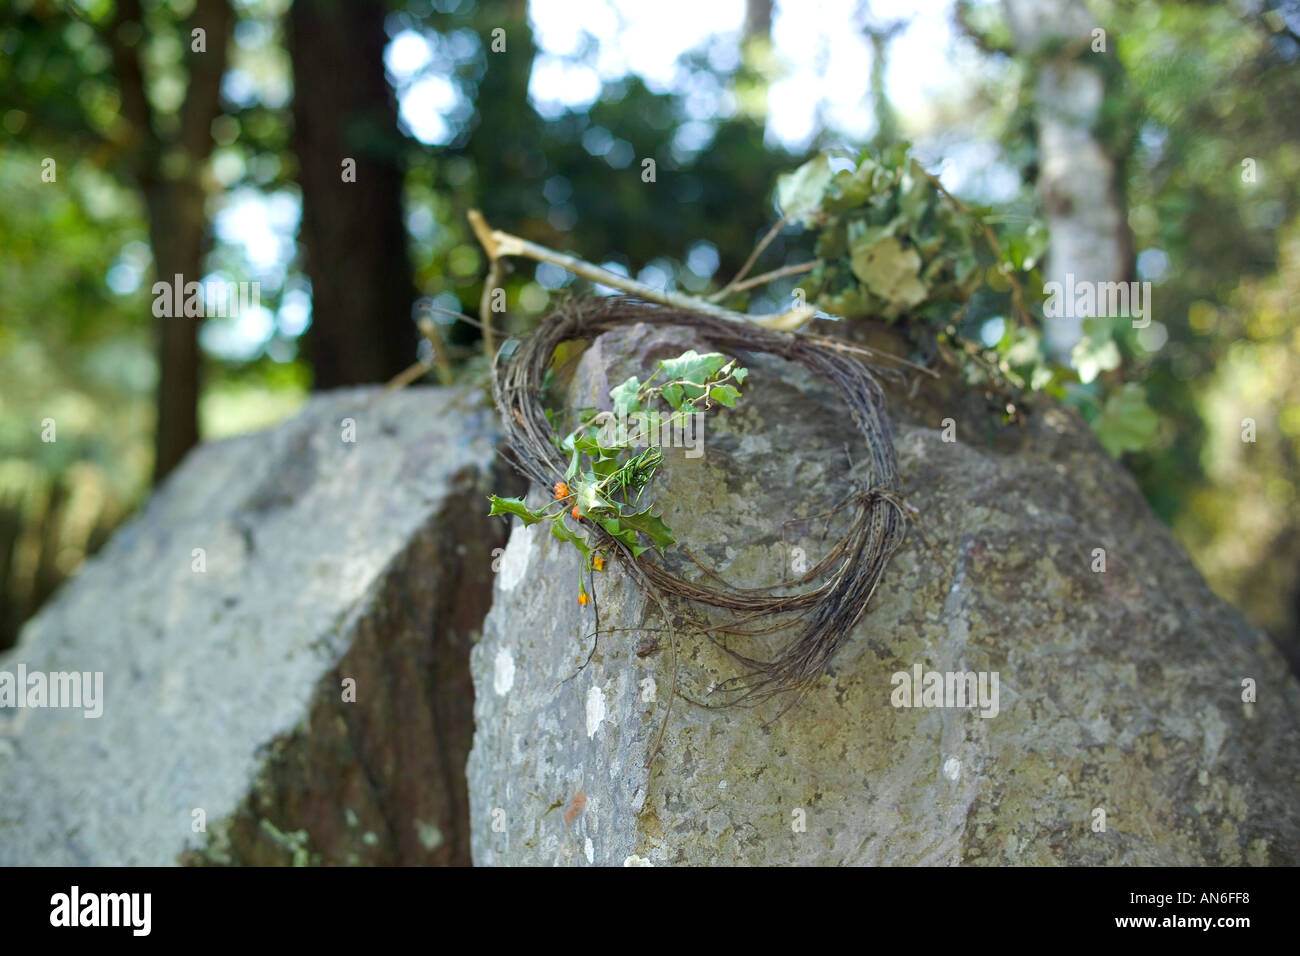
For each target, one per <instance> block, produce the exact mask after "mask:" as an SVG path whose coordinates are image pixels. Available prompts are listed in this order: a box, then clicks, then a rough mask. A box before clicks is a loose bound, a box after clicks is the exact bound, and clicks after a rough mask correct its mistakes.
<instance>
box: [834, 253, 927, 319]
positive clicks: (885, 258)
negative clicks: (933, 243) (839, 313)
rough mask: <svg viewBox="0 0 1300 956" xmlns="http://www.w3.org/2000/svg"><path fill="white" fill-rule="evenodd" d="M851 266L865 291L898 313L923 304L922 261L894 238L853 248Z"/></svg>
mask: <svg viewBox="0 0 1300 956" xmlns="http://www.w3.org/2000/svg"><path fill="white" fill-rule="evenodd" d="M850 265H851V267H852V269H853V274H854V275H855V276H857V277H858V278H859V279H861V280H862V282H863V283H864V284H865V285H866V287H867V288H868V289H870V290H871V291H872V292H874V293H875V294H876V295H878V296H880V297H881V298H882V299H884V300H885V301H886V302H888V303H889V304H890V305H891V306H895V307H896V308H897V309H898V310H901V309H908V308H911V307H912V306H914V305H918V304H920V303H921V302H923V301H925V296H926V289H925V285H924V283H922V282H921V280H920V278H919V274H920V271H921V257H920V255H919V254H917V251H916V250H915V249H904V248H903V246H902V243H900V242H899V241H898V240H897V239H895V238H894V237H893V236H886V237H884V238H883V239H879V240H878V241H876V242H874V243H866V242H860V243H857V244H855V245H854V246H853V249H852V257H851V259H850Z"/></svg>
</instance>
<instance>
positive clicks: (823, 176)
mask: <svg viewBox="0 0 1300 956" xmlns="http://www.w3.org/2000/svg"><path fill="white" fill-rule="evenodd" d="M830 181H831V162H830V158H829V157H828V156H827V155H826V154H825V153H822V154H820V155H817V156H814V157H813V158H812V159H810V160H808V162H806V163H804V164H803V165H802V166H800V167H799V168H798V169H796V170H795V171H794V172H792V173H786V174H784V175H782V176H778V177H777V180H776V203H777V205H778V206H780V207H781V212H783V213H784V214H785V215H786V216H787V217H788V218H789V219H791V220H793V221H795V222H800V223H803V224H804V225H805V226H811V225H812V224H813V223H814V222H816V220H817V215H818V213H819V212H820V211H821V204H822V196H824V195H825V193H826V187H827V186H828V185H830Z"/></svg>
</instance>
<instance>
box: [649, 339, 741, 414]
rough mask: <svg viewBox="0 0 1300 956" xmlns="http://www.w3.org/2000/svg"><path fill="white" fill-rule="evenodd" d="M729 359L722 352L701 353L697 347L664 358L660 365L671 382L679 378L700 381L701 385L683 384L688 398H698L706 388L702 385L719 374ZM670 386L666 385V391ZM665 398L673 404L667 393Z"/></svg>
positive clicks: (677, 406)
mask: <svg viewBox="0 0 1300 956" xmlns="http://www.w3.org/2000/svg"><path fill="white" fill-rule="evenodd" d="M728 361H729V360H728V359H727V357H726V356H725V355H723V354H722V353H721V352H706V353H705V354H703V355H701V354H700V353H698V352H696V351H695V349H688V350H687V351H685V352H683V353H682V354H681V355H679V356H677V358H675V359H664V360H663V361H662V362H660V363H659V367H660V368H661V369H662V370H663V372H664V374H665V375H667V376H668V380H669V381H670V382H671V381H676V380H677V379H683V380H685V381H686V382H698V383H699V387H697V386H695V385H682V386H681V388H682V390H683V392H684V393H685V395H686V397H687V398H690V399H696V398H699V397H700V396H701V395H703V394H704V388H703V387H702V386H703V385H704V383H705V382H707V381H708V380H709V379H710V378H712V377H713V376H715V375H717V374H718V370H719V369H721V368H722V366H724V365H726V364H727V362H728ZM668 388H669V386H665V387H664V393H667V391H668ZM665 399H666V400H667V401H668V403H669V404H672V399H668V398H667V395H666V394H665ZM673 407H674V408H679V407H680V405H674V406H673Z"/></svg>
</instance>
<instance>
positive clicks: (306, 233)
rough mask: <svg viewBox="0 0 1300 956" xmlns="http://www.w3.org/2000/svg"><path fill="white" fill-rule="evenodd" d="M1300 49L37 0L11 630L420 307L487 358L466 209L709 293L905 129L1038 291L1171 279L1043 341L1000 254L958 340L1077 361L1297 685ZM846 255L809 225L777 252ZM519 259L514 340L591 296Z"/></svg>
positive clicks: (990, 31) (893, 11) (960, 24)
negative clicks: (186, 291)
mask: <svg viewBox="0 0 1300 956" xmlns="http://www.w3.org/2000/svg"><path fill="white" fill-rule="evenodd" d="M195 30H200V31H202V32H201V34H198V36H199V37H200V41H199V42H197V43H196V39H195V37H196V34H195V33H194V31H195ZM199 45H201V46H202V49H201V50H200V49H196V46H199ZM1298 60H1300V3H1295V2H1274V0H1234V2H1226V3H1218V2H1206V3H1202V2H1186V0H1179V2H1160V0H1142V2H1089V3H1087V4H1084V3H1082V2H1081V0H1006V2H1004V3H973V2H963V0H958V2H952V0H918V2H912V3H905V2H892V0H891V2H880V0H876V2H851V0H824V2H816V3H804V2H798V3H796V2H792V0H791V2H774V0H748V2H745V0H716V2H715V0H710V2H707V3H699V2H687V0H661V2H657V3H653V4H645V3H640V2H637V0H575V2H563V0H533V2H531V3H530V2H527V0H495V2H486V0H485V2H478V3H475V2H473V0H410V2H392V3H385V2H381V0H347V2H332V0H293V2H292V3H291V2H290V0H175V2H170V0H116V2H114V0H71V2H55V0H10V2H9V3H8V4H7V5H6V6H5V8H4V10H3V12H0V197H3V199H2V201H0V648H4V647H7V646H8V645H10V644H12V643H13V641H14V640H15V638H16V636H17V631H18V628H19V626H20V625H21V623H22V622H23V621H24V620H25V619H26V618H27V617H29V616H30V615H31V613H33V612H34V610H35V609H36V608H37V607H39V605H40V603H41V602H42V601H43V600H44V599H45V598H46V597H48V595H49V594H50V593H51V592H52V591H53V589H54V588H55V587H56V586H57V585H58V583H59V582H60V581H61V580H63V579H64V578H65V577H67V576H68V575H71V574H73V573H75V571H76V568H77V566H78V565H79V564H80V562H81V561H82V560H83V559H84V557H85V555H87V554H88V553H92V552H93V551H94V550H95V549H96V548H97V547H98V546H99V545H100V544H101V543H102V542H103V541H104V539H105V538H106V536H107V535H108V534H109V533H110V532H111V531H112V529H113V528H115V527H116V526H117V525H119V524H120V523H121V522H122V521H123V520H124V519H125V518H126V517H128V516H129V515H130V514H131V513H132V511H133V510H134V509H136V508H138V507H139V506H140V504H141V503H142V501H143V500H144V498H145V496H146V495H147V494H148V492H149V489H150V487H151V485H152V484H153V483H154V482H156V481H159V480H162V479H163V478H165V476H166V475H167V474H168V473H169V472H170V471H171V469H172V468H174V467H175V465H176V464H177V463H178V462H179V461H180V460H181V458H182V457H183V456H184V454H185V452H186V451H187V450H188V449H189V448H191V447H192V446H193V445H194V444H195V443H196V442H198V441H210V440H214V439H218V438H221V437H224V436H228V435H232V434H236V433H240V432H245V431H249V430H253V429H258V428H262V427H265V426H267V425H269V424H272V423H274V422H276V421H278V420H281V419H283V418H284V417H286V416H288V415H290V414H292V413H293V412H294V410H295V409H296V408H297V407H299V406H300V405H301V403H302V402H303V401H304V399H305V397H306V395H307V393H308V392H309V391H310V390H311V389H328V388H335V387H338V386H343V385H351V384H357V383H371V382H382V381H386V380H388V379H389V378H391V377H392V376H394V375H396V374H397V373H398V372H400V371H401V370H402V369H404V368H406V367H407V366H409V365H411V363H412V362H414V361H416V360H417V359H418V358H423V359H427V358H428V356H427V355H426V354H425V352H422V351H421V350H422V349H424V350H427V349H428V344H427V343H422V340H421V338H420V336H419V334H418V332H417V329H416V325H415V320H416V319H418V318H420V317H421V316H426V315H427V316H434V317H438V318H439V321H440V323H441V329H442V334H443V335H444V337H445V338H446V340H447V341H448V343H449V344H450V354H451V357H452V359H453V367H452V378H454V379H455V380H456V381H461V382H472V381H474V380H475V379H476V378H477V377H479V376H481V375H482V373H483V370H484V361H485V360H484V358H483V356H482V352H481V349H480V348H479V347H478V332H477V330H476V329H474V328H473V327H471V326H470V325H468V324H466V323H463V322H456V321H454V320H451V319H448V318H447V317H446V316H445V315H444V314H443V313H442V312H435V311H434V310H433V309H431V308H430V306H434V307H437V308H438V309H444V310H451V311H455V312H460V311H464V312H469V313H476V312H477V311H478V304H479V300H480V296H481V294H482V291H483V284H484V276H485V272H486V261H485V259H484V257H483V255H482V252H481V250H480V248H479V246H478V244H477V243H476V241H475V240H474V237H473V234H472V232H471V231H470V229H469V227H468V225H467V223H466V219H465V213H466V212H467V211H468V210H469V209H471V208H478V209H481V210H482V211H483V213H484V215H485V216H486V218H487V220H488V221H489V222H490V223H491V224H492V225H493V226H495V227H497V228H501V229H506V230H509V231H510V232H513V233H515V234H518V235H520V236H523V237H525V238H528V239H531V240H533V241H535V242H540V243H543V244H545V245H547V246H550V247H552V248H555V249H562V250H565V251H568V252H572V253H574V254H576V255H578V256H581V257H582V258H584V259H587V260H589V261H591V262H595V263H601V264H603V265H604V266H605V268H607V269H610V270H612V271H615V272H620V273H623V274H625V275H629V276H633V277H636V278H639V279H640V280H641V281H643V282H646V283H648V284H651V285H654V286H658V287H665V288H675V289H680V290H685V291H690V292H703V291H706V290H710V289H716V288H718V287H719V286H721V285H722V284H723V283H725V282H726V281H727V280H728V279H729V278H730V277H731V276H733V275H734V274H735V273H736V271H737V270H738V269H739V268H740V267H741V265H742V264H743V263H744V261H745V260H746V258H747V257H748V255H749V253H750V251H751V250H752V249H753V247H754V245H755V243H756V241H757V240H758V239H759V238H760V237H761V236H763V234H764V233H765V232H766V231H767V230H768V228H769V227H770V226H771V225H772V224H773V223H774V222H775V221H776V220H777V219H778V218H779V215H780V213H779V212H778V210H777V209H776V207H775V205H774V202H773V187H774V184H775V182H776V179H777V177H778V175H780V174H782V173H785V172H788V171H790V170H792V169H793V168H795V167H796V166H798V165H799V164H800V163H801V162H803V161H804V160H805V159H807V158H808V157H809V156H810V155H812V154H814V153H816V152H817V151H819V150H823V149H827V148H832V147H847V148H849V149H852V150H854V151H856V150H857V149H859V148H861V147H863V146H869V147H871V148H873V149H874V150H884V149H886V148H888V147H890V146H892V145H894V144H896V143H898V142H900V141H907V142H910V143H911V144H912V146H913V149H914V152H915V155H917V156H918V157H919V158H920V159H921V161H922V162H923V163H924V164H925V165H926V167H927V168H928V169H929V170H930V171H931V172H933V173H935V174H936V175H938V176H939V178H940V179H941V181H942V182H943V184H944V186H945V187H946V188H947V189H948V190H949V191H951V192H952V193H953V194H955V195H957V196H958V197H960V198H961V199H963V200H964V201H966V202H967V203H970V204H972V205H977V206H979V207H981V208H983V209H985V210H986V211H987V212H988V215H989V220H990V222H992V223H993V224H995V226H996V228H997V230H998V233H999V235H1000V237H1001V239H1002V242H1003V246H1004V248H1005V249H1006V251H1007V254H1008V256H1009V257H1010V258H1011V259H1012V260H1013V261H1014V262H1015V263H1016V265H1017V267H1018V268H1022V269H1023V270H1024V272H1025V273H1026V274H1028V275H1030V276H1033V277H1035V280H1036V281H1037V286H1036V287H1031V289H1030V291H1031V292H1033V293H1034V295H1035V297H1036V298H1040V297H1041V296H1040V293H1041V291H1042V285H1043V280H1044V277H1046V278H1051V277H1052V276H1053V275H1064V274H1065V273H1067V272H1072V271H1073V272H1079V273H1081V274H1085V273H1089V272H1090V270H1091V272H1092V273H1093V274H1096V272H1097V268H1096V264H1095V262H1090V261H1089V257H1092V258H1093V259H1098V260H1099V261H1101V262H1102V263H1103V265H1102V267H1101V268H1102V270H1103V272H1104V274H1105V275H1106V276H1107V277H1109V278H1113V279H1115V280H1116V281H1119V280H1127V279H1132V280H1137V281H1143V282H1150V283H1151V285H1152V299H1151V318H1152V321H1151V323H1150V325H1149V326H1147V327H1146V328H1142V329H1136V328H1133V327H1132V323H1131V322H1129V321H1128V319H1127V318H1120V319H1117V320H1115V321H1111V320H1090V321H1087V322H1083V323H1081V324H1079V323H1076V324H1074V325H1071V324H1070V323H1056V324H1053V322H1052V321H1051V320H1049V319H1046V318H1045V317H1043V315H1042V310H1041V306H1040V305H1038V304H1035V306H1034V308H1035V313H1036V315H1037V316H1038V318H1040V319H1042V329H1041V331H1042V334H1041V335H1040V334H1033V335H1025V334H1024V330H1023V329H1016V328H1013V323H1011V322H1010V321H1009V308H1010V306H1009V298H1010V296H1009V294H1008V285H1007V282H1006V280H1005V278H1004V277H1003V276H1002V275H1001V274H1000V272H999V270H998V269H997V268H996V266H995V264H993V263H986V264H985V265H986V266H987V269H988V275H987V282H986V284H985V286H984V287H983V289H982V291H981V292H980V293H979V294H977V295H976V297H975V299H974V300H973V302H972V304H971V307H970V309H969V310H968V311H967V313H966V314H965V315H964V316H963V317H962V319H961V323H962V329H961V330H962V332H963V334H964V335H965V336H967V337H968V338H969V339H970V340H972V341H974V342H977V343H979V344H980V345H981V346H983V347H987V348H988V349H990V350H991V351H992V353H993V354H996V355H998V356H1000V357H1001V358H1003V359H1005V360H1008V361H1013V362H1014V364H1017V365H1024V364H1027V363H1025V362H1024V361H1023V359H1024V355H1025V354H1026V352H1028V353H1031V354H1032V355H1033V356H1035V357H1039V356H1041V357H1042V358H1044V359H1053V358H1054V359H1056V360H1058V361H1061V362H1065V363H1069V364H1071V365H1072V366H1073V367H1074V368H1075V369H1076V371H1077V373H1078V379H1079V380H1078V382H1076V383H1074V384H1073V385H1072V386H1071V387H1070V388H1069V389H1068V393H1067V395H1066V400H1067V401H1069V402H1070V403H1072V404H1074V405H1075V406H1076V407H1078V408H1079V409H1080V411H1081V412H1082V413H1083V414H1084V415H1085V417H1087V418H1089V420H1090V421H1092V422H1093V424H1094V427H1096V428H1097V430H1098V431H1099V433H1100V434H1101V435H1102V438H1103V440H1104V441H1105V442H1106V444H1107V447H1108V448H1110V449H1111V450H1112V452H1113V453H1115V454H1117V455H1119V456H1122V459H1123V461H1124V462H1125V464H1126V465H1127V466H1128V467H1129V468H1130V469H1131V470H1132V471H1133V473H1134V474H1135V476H1136V477H1137V479H1138V481H1139V482H1140V484H1141V486H1142V488H1143V491H1144V493H1145V494H1146V496H1147V498H1148V500H1149V501H1150V503H1151V505H1152V507H1153V508H1154V509H1155V510H1156V512H1157V513H1158V514H1159V515H1160V517H1161V518H1162V519H1163V520H1164V521H1165V522H1167V523H1168V524H1169V525H1170V526H1171V527H1172V528H1173V530H1174V532H1175V534H1176V535H1177V536H1178V538H1179V539H1180V540H1181V541H1182V543H1183V544H1184V545H1185V546H1186V547H1187V548H1188V549H1189V551H1190V552H1191V554H1192V556H1193V558H1194V559H1195V561H1196V562H1197V564H1198V565H1199V567H1200V568H1201V570H1202V571H1203V573H1204V574H1205V576H1206V578H1207V579H1208V581H1209V582H1210V584H1211V585H1212V586H1213V587H1214V588H1215V589H1216V590H1218V591H1219V592H1220V593H1221V594H1223V595H1224V596H1225V597H1227V598H1228V599H1229V600H1231V601H1233V602H1234V603H1235V604H1236V605H1237V606H1238V607H1240V608H1241V609H1242V610H1243V611H1244V612H1245V613H1246V615H1247V616H1248V617H1250V618H1251V619H1252V620H1253V621H1254V622H1255V623H1257V624H1259V625H1260V626H1261V627H1263V628H1265V629H1266V630H1268V631H1269V632H1270V633H1271V634H1272V635H1273V636H1274V638H1275V639H1276V640H1277V641H1278V643H1279V645H1280V646H1282V647H1283V649H1284V650H1285V651H1286V652H1287V653H1288V655H1289V656H1290V657H1291V660H1292V665H1293V667H1294V666H1296V665H1297V663H1298V662H1300V655H1297V653H1296V648H1297V647H1298V646H1300V644H1298V643H1297V638H1296V634H1297V629H1298V627H1300V534H1297V531H1298V530H1300V500H1298V499H1297V494H1296V476H1297V470H1298V468H1300V464H1298V462H1297V456H1298V453H1300V329H1298V328H1297V326H1296V322H1295V315H1296V312H1297V309H1300V204H1298V203H1297V198H1298V197H1297V191H1298V190H1300V136H1297V132H1298V128H1300V110H1297V109H1296V103H1297V102H1300V70H1297V61H1298ZM340 157H353V158H355V159H356V162H357V166H358V169H359V170H360V171H359V173H358V175H357V176H356V180H355V182H343V181H342V180H341V176H340ZM646 159H653V160H654V168H655V175H654V177H653V179H652V180H651V181H647V179H646V177H645V176H644V171H645V165H644V161H645V160H646ZM341 183H342V185H341ZM812 254H813V252H812V246H811V240H810V238H809V237H808V236H807V235H805V234H803V233H801V232H800V231H799V230H798V229H796V228H790V229H787V230H785V231H783V232H782V233H781V234H780V236H779V237H778V238H777V240H776V241H775V243H774V244H773V245H772V247H771V248H770V249H769V251H768V252H767V253H766V255H765V258H764V260H763V262H764V266H763V268H764V269H765V270H766V269H774V268H777V267H779V266H781V265H782V264H783V263H786V264H794V263H800V262H805V261H807V260H808V259H810V258H811V256H812ZM1044 263H1045V265H1044ZM515 265H516V268H515V270H514V271H513V272H512V273H511V274H510V275H509V276H507V277H506V279H505V282H504V286H505V289H506V293H507V302H508V305H509V313H508V316H506V317H504V318H503V319H502V323H503V324H504V325H506V326H507V327H508V328H510V329H513V330H525V329H527V328H528V327H529V325H530V324H531V323H532V322H533V321H535V320H536V319H537V318H538V317H540V316H542V315H544V314H545V313H546V312H547V311H548V310H549V309H550V308H551V307H553V306H554V304H555V303H556V302H557V301H558V298H559V297H561V296H564V295H567V294H571V293H578V292H583V291H585V289H586V288H587V287H586V286H584V283H583V281H582V280H578V279H575V278H574V277H572V276H570V275H569V274H567V273H565V272H564V271H562V270H561V269H559V268H557V267H555V266H552V265H547V264H541V265H536V266H534V264H533V263H524V262H522V261H516V263H515ZM177 273H180V274H183V275H184V276H185V277H186V278H187V279H189V278H191V277H208V278H212V279H214V280H219V281H225V282H256V283H258V284H259V288H260V304H259V306H258V307H256V308H252V309H248V310H245V311H243V312H242V313H241V314H239V315H237V316H232V317H226V318H222V317H213V318H206V319H199V320H193V319H191V320H188V321H186V320H177V319H156V318H155V317H154V315H153V312H152V308H151V304H152V298H153V297H152V295H151V288H152V285H153V283H154V281H155V280H156V279H157V278H159V277H162V278H164V279H170V277H171V276H173V275H175V274H177ZM797 282H798V277H791V278H788V279H786V280H783V281H781V282H776V283H773V284H771V285H770V286H767V287H766V288H764V289H763V290H761V291H760V292H759V293H756V294H755V295H754V297H753V300H752V301H751V302H749V303H748V305H749V307H750V309H751V310H752V311H779V310H780V309H781V308H785V307H786V303H788V301H789V298H790V293H791V291H792V290H793V289H794V288H795V286H796V284H797ZM597 291H607V290H597ZM429 380H430V381H437V380H438V376H437V375H436V374H435V373H434V372H430V373H429ZM47 420H48V421H52V422H53V423H55V424H56V426H57V440H56V441H49V440H48V439H49V437H50V436H49V434H48V426H47V425H45V424H44V423H46V422H47ZM1245 420H1250V421H1251V422H1253V435H1251V436H1250V437H1252V438H1253V441H1252V440H1243V421H1245Z"/></svg>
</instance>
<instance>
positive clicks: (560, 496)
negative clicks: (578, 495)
mask: <svg viewBox="0 0 1300 956" xmlns="http://www.w3.org/2000/svg"><path fill="white" fill-rule="evenodd" d="M568 497H569V486H568V485H566V484H565V483H564V482H562V481H557V482H556V483H555V499H556V500H557V501H563V500H564V499H565V498H568Z"/></svg>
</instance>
